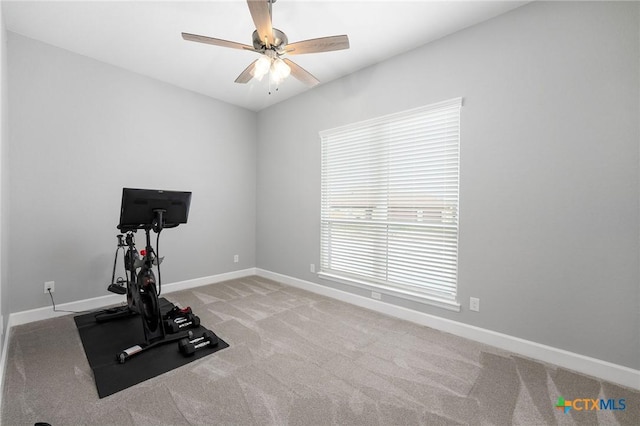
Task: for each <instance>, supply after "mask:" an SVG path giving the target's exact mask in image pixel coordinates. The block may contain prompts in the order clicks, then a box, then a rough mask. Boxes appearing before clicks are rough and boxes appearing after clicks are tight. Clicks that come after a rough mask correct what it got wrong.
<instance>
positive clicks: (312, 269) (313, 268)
mask: <svg viewBox="0 0 640 426" xmlns="http://www.w3.org/2000/svg"><path fill="white" fill-rule="evenodd" d="M309 272H311V273H312V274H315V273H316V265H315V264H313V263H312V264H311V265H309Z"/></svg>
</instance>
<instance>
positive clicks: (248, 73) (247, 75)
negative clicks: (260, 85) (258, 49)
mask: <svg viewBox="0 0 640 426" xmlns="http://www.w3.org/2000/svg"><path fill="white" fill-rule="evenodd" d="M256 62H258V59H256V60H255V61H253V62H251V63H250V64H249V66H248V67H246V68H245V69H244V71H242V72H241V73H240V75H239V76H238V78H236V80H235V83H243V84H244V83H248V82H249V81H250V80H251V79H252V78H253V69H254V68H255V66H256Z"/></svg>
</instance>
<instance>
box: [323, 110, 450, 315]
mask: <svg viewBox="0 0 640 426" xmlns="http://www.w3.org/2000/svg"><path fill="white" fill-rule="evenodd" d="M461 106H462V99H461V98H457V99H452V100H449V101H445V102H441V103H437V104H433V105H429V106H425V107H421V108H417V109H413V110H409V111H405V112H401V113H397V114H393V115H388V116H384V117H380V118H377V119H373V120H368V121H364V122H360V123H356V124H351V125H348V126H344V127H340V128H337V129H332V130H326V131H323V132H321V133H320V137H321V144H322V203H321V204H322V207H321V208H322V212H321V275H322V276H324V277H328V278H332V279H338V280H346V281H347V282H349V283H351V284H356V285H364V286H365V287H367V288H373V289H380V290H382V291H383V292H385V293H388V294H394V295H397V296H408V297H409V298H412V299H416V298H417V299H419V300H424V301H427V302H429V301H431V302H435V303H436V304H439V305H444V306H445V307H447V306H446V305H450V306H451V307H452V309H455V307H459V305H458V304H457V302H456V289H457V265H458V187H459V185H458V176H459V144H460V143H459V142H460V108H461Z"/></svg>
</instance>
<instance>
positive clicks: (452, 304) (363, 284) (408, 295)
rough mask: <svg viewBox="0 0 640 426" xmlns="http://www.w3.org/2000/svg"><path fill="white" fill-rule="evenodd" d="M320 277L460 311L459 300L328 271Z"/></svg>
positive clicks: (319, 275) (320, 273)
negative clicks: (355, 278) (419, 292)
mask: <svg viewBox="0 0 640 426" xmlns="http://www.w3.org/2000/svg"><path fill="white" fill-rule="evenodd" d="M318 277H320V278H322V279H325V280H329V281H335V282H338V283H341V284H346V285H350V286H353V287H359V288H363V289H365V290H369V291H375V292H378V293H380V294H386V295H389V296H393V297H398V298H400V299H406V300H411V301H413V302H418V303H422V304H425V305H431V306H437V307H438V308H442V309H446V310H449V311H454V312H460V303H458V302H457V301H451V300H446V299H439V298H435V297H431V296H427V295H424V294H418V293H412V292H409V291H404V290H401V289H397V288H392V287H387V286H382V285H377V284H372V283H368V282H365V281H359V280H354V279H352V278H345V277H342V276H340V275H335V274H331V273H328V272H319V273H318Z"/></svg>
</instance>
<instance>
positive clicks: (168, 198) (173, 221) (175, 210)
mask: <svg viewBox="0 0 640 426" xmlns="http://www.w3.org/2000/svg"><path fill="white" fill-rule="evenodd" d="M190 204H191V192H182V191H162V190H157V189H132V188H123V189H122V206H121V207H120V224H119V225H118V229H120V230H121V231H127V230H131V229H144V228H149V227H151V226H152V225H153V222H154V219H155V218H156V211H157V210H163V212H162V217H163V224H162V226H163V227H164V228H173V227H175V226H178V225H179V224H181V223H187V218H188V216H189V205H190Z"/></svg>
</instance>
